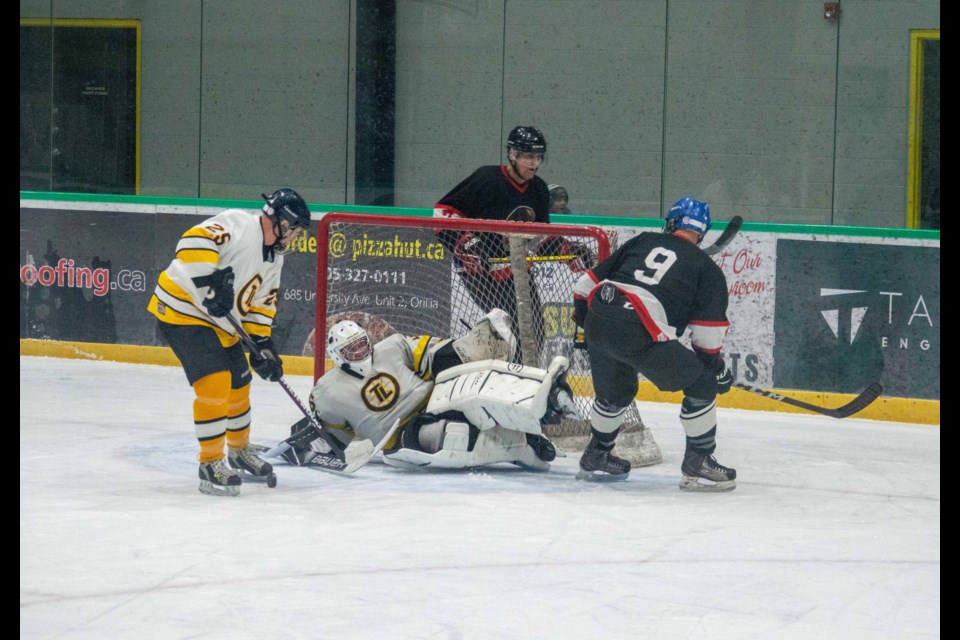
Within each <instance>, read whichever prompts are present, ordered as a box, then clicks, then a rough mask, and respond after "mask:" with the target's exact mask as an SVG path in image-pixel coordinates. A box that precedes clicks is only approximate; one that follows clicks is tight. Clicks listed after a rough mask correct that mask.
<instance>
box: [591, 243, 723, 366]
mask: <svg viewBox="0 0 960 640" xmlns="http://www.w3.org/2000/svg"><path fill="white" fill-rule="evenodd" d="M608 282H609V283H611V284H612V285H614V287H615V291H614V290H612V289H610V288H607V289H606V291H605V290H604V287H603V286H602V285H603V284H604V283H608ZM598 294H600V295H606V296H608V297H610V296H611V295H616V296H617V299H618V301H620V304H622V305H623V306H625V307H627V308H632V309H633V310H634V311H635V312H636V314H637V315H638V316H639V317H640V319H641V321H642V322H643V325H644V327H645V328H646V329H647V331H648V332H649V333H650V336H651V337H652V338H653V339H654V340H655V341H657V342H664V341H666V340H675V339H677V338H678V337H679V336H681V335H683V333H684V331H686V328H687V327H688V326H689V327H690V328H691V332H692V335H691V339H692V343H693V346H694V348H695V349H697V350H698V351H702V352H705V353H709V354H716V353H719V352H720V349H721V348H722V347H723V339H724V337H725V336H726V333H727V329H728V328H729V326H730V322H729V320H728V319H727V281H726V278H725V277H724V275H723V271H721V269H720V267H718V266H717V264H716V263H715V262H714V261H713V260H712V259H711V258H710V256H708V255H707V254H705V253H704V252H703V251H701V250H700V249H699V248H698V247H697V246H696V245H695V244H693V243H692V242H690V241H689V240H687V239H685V238H683V237H681V236H679V235H670V234H664V233H659V232H644V233H641V234H639V235H638V236H635V237H634V238H631V239H630V240H629V241H628V242H626V243H624V244H623V246H621V247H620V248H619V249H618V250H617V251H616V252H615V253H614V254H613V255H611V256H610V257H609V258H607V259H606V260H604V261H603V262H602V263H600V264H599V265H597V266H596V267H594V268H593V269H592V270H591V271H588V272H587V273H585V274H584V275H583V276H582V277H581V278H580V280H579V281H578V282H577V285H576V288H575V290H574V303H575V306H576V307H577V322H578V324H581V325H582V323H583V318H584V316H585V314H586V313H587V308H588V307H589V305H590V304H591V303H592V300H593V298H594V296H596V295H598ZM605 302H609V300H605Z"/></svg>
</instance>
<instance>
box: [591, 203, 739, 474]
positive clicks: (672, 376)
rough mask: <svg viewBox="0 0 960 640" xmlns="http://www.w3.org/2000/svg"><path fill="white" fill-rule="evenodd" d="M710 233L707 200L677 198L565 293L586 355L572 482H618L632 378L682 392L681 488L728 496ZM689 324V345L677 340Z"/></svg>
mask: <svg viewBox="0 0 960 640" xmlns="http://www.w3.org/2000/svg"><path fill="white" fill-rule="evenodd" d="M709 228H710V208H709V207H708V206H707V204H706V203H704V202H700V201H698V200H694V199H693V198H683V199H682V200H680V201H678V202H677V203H676V204H675V205H673V207H671V209H670V211H669V212H668V213H667V216H666V219H665V221H664V226H663V232H662V233H656V232H645V233H641V234H639V235H638V236H636V237H634V238H632V239H631V240H629V241H628V242H626V243H625V244H624V245H623V246H621V247H620V248H619V249H618V250H617V251H616V252H615V253H614V254H613V255H611V256H610V257H609V258H608V259H606V260H604V261H603V262H602V263H600V264H599V265H597V266H596V267H595V268H594V269H592V270H591V271H588V272H587V273H585V274H584V275H583V276H582V277H581V278H580V280H579V281H578V282H577V285H576V288H575V290H574V308H575V318H576V322H577V325H578V326H579V327H582V328H583V331H584V338H585V340H586V346H587V350H588V353H589V355H590V367H591V370H592V372H593V385H594V389H595V390H596V401H595V402H594V405H593V408H592V410H591V425H592V427H591V430H592V432H593V437H592V438H591V439H590V442H589V444H588V445H587V448H586V450H585V451H584V453H583V456H582V457H581V459H580V473H579V474H578V475H577V477H578V478H581V479H595V480H622V479H624V478H626V477H627V474H629V472H630V463H629V462H627V461H626V460H622V459H621V458H618V457H616V456H614V455H613V453H612V449H613V446H614V443H615V440H616V437H617V433H618V432H619V430H620V427H621V425H622V423H623V415H624V412H625V411H626V409H627V407H628V406H629V405H630V403H632V402H633V401H634V398H635V397H636V394H637V389H638V383H637V374H638V373H639V374H643V375H644V376H645V377H646V378H647V379H649V380H650V381H651V382H653V383H654V384H655V385H656V386H657V388H659V389H661V390H663V391H681V390H682V391H683V396H684V397H683V403H682V405H681V408H680V423H681V424H682V425H683V430H684V432H685V433H686V437H687V438H686V442H687V444H686V452H685V454H684V459H683V464H682V466H681V472H682V478H681V481H680V488H681V489H683V490H686V491H729V490H731V489H734V488H735V487H736V477H737V473H736V471H735V470H734V469H730V468H728V467H724V466H723V465H721V464H720V463H718V462H717V461H716V458H714V456H713V452H714V450H715V449H716V440H715V436H716V432H717V418H716V404H717V403H716V396H717V394H718V393H726V392H727V391H729V390H730V386H731V384H732V383H733V376H732V374H731V373H730V371H729V369H727V368H726V366H725V365H724V362H723V358H722V357H721V355H720V350H721V348H722V347H723V340H724V337H725V336H726V333H727V329H728V328H729V326H730V322H729V321H728V320H727V283H726V279H725V278H724V275H723V272H722V271H721V270H720V267H718V266H717V265H716V263H714V262H713V260H712V259H711V258H710V257H709V256H708V255H707V254H705V253H704V252H703V251H701V250H700V249H699V244H700V242H701V241H702V240H703V238H704V236H705V235H706V234H707V230H708V229H709ZM688 327H689V328H690V330H691V335H690V342H691V345H692V347H693V349H692V350H691V349H688V348H687V347H685V346H684V345H683V344H681V343H680V342H679V341H678V338H679V337H680V336H682V335H683V334H684V332H685V331H686V330H687V328H688Z"/></svg>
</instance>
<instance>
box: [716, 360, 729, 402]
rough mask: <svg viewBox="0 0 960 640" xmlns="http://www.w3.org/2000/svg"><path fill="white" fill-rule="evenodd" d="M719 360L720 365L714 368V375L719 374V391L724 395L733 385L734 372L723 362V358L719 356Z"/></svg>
mask: <svg viewBox="0 0 960 640" xmlns="http://www.w3.org/2000/svg"><path fill="white" fill-rule="evenodd" d="M717 362H719V367H717V368H715V369H714V375H715V376H717V393H719V394H720V395H723V394H724V393H726V392H727V391H730V387H732V386H733V372H732V371H731V370H730V368H729V367H728V366H727V365H726V364H725V363H724V362H723V358H717Z"/></svg>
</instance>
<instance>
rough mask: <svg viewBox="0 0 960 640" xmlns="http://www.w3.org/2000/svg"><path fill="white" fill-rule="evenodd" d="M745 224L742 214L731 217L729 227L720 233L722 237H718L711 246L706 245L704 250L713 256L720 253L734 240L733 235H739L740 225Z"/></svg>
mask: <svg viewBox="0 0 960 640" xmlns="http://www.w3.org/2000/svg"><path fill="white" fill-rule="evenodd" d="M742 224H743V218H741V217H740V216H733V217H732V218H730V222H728V223H727V228H726V229H724V230H723V232H722V233H721V234H720V237H719V238H717V241H716V242H714V243H713V244H712V245H710V246H709V247H704V248H703V252H704V253H705V254H707V255H708V256H712V255H713V254H715V253H720V252H721V251H723V250H724V248H726V246H727V245H728V244H730V241H731V240H733V236H735V235H737V233H738V232H739V231H740V226H741V225H742Z"/></svg>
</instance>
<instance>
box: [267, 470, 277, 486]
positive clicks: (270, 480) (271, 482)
mask: <svg viewBox="0 0 960 640" xmlns="http://www.w3.org/2000/svg"><path fill="white" fill-rule="evenodd" d="M267 486H268V487H270V488H271V489H273V488H274V487H276V486H277V474H275V473H271V474H270V475H268V476H267Z"/></svg>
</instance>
